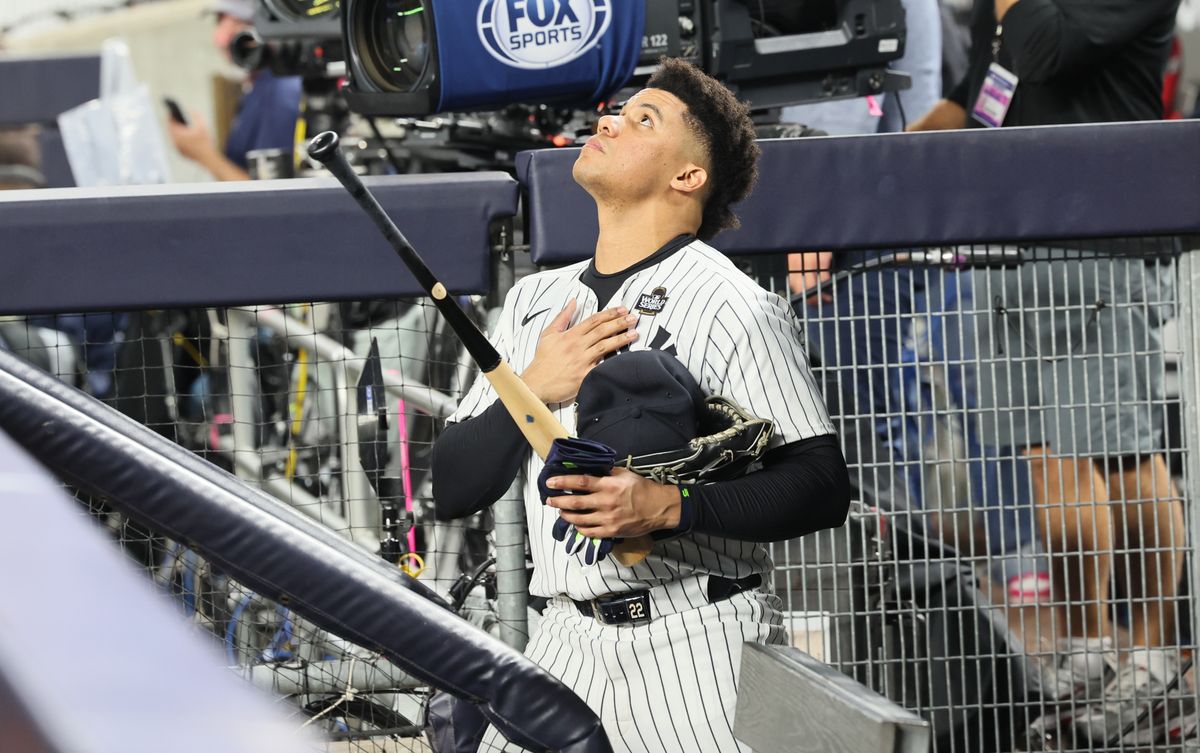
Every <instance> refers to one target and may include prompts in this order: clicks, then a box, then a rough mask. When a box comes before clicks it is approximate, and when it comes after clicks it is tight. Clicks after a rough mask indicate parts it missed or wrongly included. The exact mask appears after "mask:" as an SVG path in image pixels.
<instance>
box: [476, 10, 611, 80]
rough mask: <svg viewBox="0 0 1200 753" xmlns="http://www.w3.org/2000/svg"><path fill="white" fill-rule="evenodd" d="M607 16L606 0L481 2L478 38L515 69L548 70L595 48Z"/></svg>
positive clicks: (605, 28)
mask: <svg viewBox="0 0 1200 753" xmlns="http://www.w3.org/2000/svg"><path fill="white" fill-rule="evenodd" d="M610 15H611V10H610V0H483V3H482V4H481V5H480V6H479V19H478V26H479V38H480V40H481V41H482V42H483V46H484V47H485V48H486V49H487V51H488V52H490V53H491V54H492V57H494V58H496V59H497V60H499V61H500V62H502V63H505V64H507V65H511V66H513V67H514V68H528V69H540V68H553V67H555V66H558V65H563V64H565V63H569V62H571V61H572V60H574V59H575V58H577V57H579V56H580V55H582V54H584V53H585V52H587V51H588V50H590V49H592V48H593V47H595V46H596V42H598V41H599V40H600V37H601V36H603V35H604V32H605V31H606V30H607V29H608V21H609V16H610Z"/></svg>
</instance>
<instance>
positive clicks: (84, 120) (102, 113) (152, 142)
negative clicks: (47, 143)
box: [58, 39, 170, 186]
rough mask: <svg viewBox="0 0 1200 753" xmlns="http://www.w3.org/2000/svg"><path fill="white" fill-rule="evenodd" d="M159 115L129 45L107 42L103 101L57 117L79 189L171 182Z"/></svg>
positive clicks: (102, 66) (102, 67)
mask: <svg viewBox="0 0 1200 753" xmlns="http://www.w3.org/2000/svg"><path fill="white" fill-rule="evenodd" d="M155 112H156V110H155V108H154V104H153V102H152V100H151V98H150V92H149V90H148V89H147V88H146V86H145V85H144V84H139V83H137V79H136V78H135V77H134V74H133V65H132V64H131V63H130V58H129V47H128V45H126V44H125V42H124V40H121V39H108V40H105V42H104V45H103V47H102V48H101V52H100V98H99V99H93V100H92V101H90V102H85V103H83V104H82V105H79V106H78V107H75V108H72V109H70V110H67V111H66V112H64V113H63V114H61V115H59V116H58V129H59V132H60V133H61V134H62V140H63V147H64V149H65V150H66V153H67V162H68V163H69V164H70V165H71V172H72V174H73V175H74V176H75V185H77V186H114V185H135V184H145V183H166V182H168V181H169V180H170V172H169V169H168V167H167V151H166V146H165V142H164V140H163V135H162V131H161V130H160V129H159V124H158V120H157V118H156V117H155Z"/></svg>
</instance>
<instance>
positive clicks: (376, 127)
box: [367, 118, 404, 175]
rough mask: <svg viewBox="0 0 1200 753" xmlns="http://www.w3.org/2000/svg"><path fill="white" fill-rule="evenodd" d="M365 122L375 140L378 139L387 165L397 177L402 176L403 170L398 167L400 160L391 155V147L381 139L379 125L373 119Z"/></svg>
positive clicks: (381, 134)
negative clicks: (369, 125) (368, 124)
mask: <svg viewBox="0 0 1200 753" xmlns="http://www.w3.org/2000/svg"><path fill="white" fill-rule="evenodd" d="M367 122H368V123H370V124H371V132H372V133H374V134H375V138H377V139H379V146H380V148H382V149H383V153H384V154H385V155H386V156H387V161H388V164H389V165H391V166H392V169H393V170H395V171H396V174H397V175H403V174H404V169H403V168H401V167H400V160H398V159H396V155H394V154H392V150H391V147H389V146H388V142H387V139H385V138H384V137H383V133H382V132H381V131H380V130H379V124H378V123H376V122H375V118H367Z"/></svg>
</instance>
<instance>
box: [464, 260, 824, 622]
mask: <svg viewBox="0 0 1200 753" xmlns="http://www.w3.org/2000/svg"><path fill="white" fill-rule="evenodd" d="M589 264H590V261H585V262H580V263H578V264H573V265H571V266H568V267H563V268H560V269H556V270H550V271H545V272H539V273H537V274H534V275H530V276H528V277H525V278H522V279H521V280H520V281H518V282H517V284H516V285H515V286H514V287H513V289H512V290H511V291H509V294H508V296H507V298H506V299H505V302H504V308H503V311H502V312H501V314H500V318H499V321H498V323H497V325H496V331H495V332H494V333H493V336H492V338H491V339H492V341H493V344H494V345H495V346H496V349H497V350H498V351H499V352H500V355H501V356H503V357H504V358H505V360H507V361H508V362H509V364H510V365H511V366H512V368H513V370H514V371H516V372H517V373H518V374H520V373H522V372H523V371H524V370H525V368H526V367H527V366H528V365H529V363H530V362H531V361H532V360H533V356H534V351H535V350H536V348H537V344H538V340H539V338H540V336H541V333H542V331H543V330H544V329H545V328H546V326H547V325H548V324H549V322H550V320H551V319H553V318H554V316H555V315H556V314H558V313H559V312H560V311H562V309H563V308H564V307H565V306H566V305H567V302H568V301H570V300H572V299H574V300H575V301H577V309H576V312H575V316H574V319H573V321H572V322H571V325H572V326H574V325H575V324H576V323H578V322H579V321H581V320H582V319H584V318H586V317H588V316H591V315H592V314H594V313H596V312H597V311H600V310H602V309H605V308H610V307H615V306H625V307H627V308H628V309H629V310H630V312H637V313H638V317H639V319H638V322H637V324H636V328H637V330H638V333H639V338H638V339H637V340H636V341H635V342H634V343H633V344H632V345H631V346H630V347H631V349H643V348H658V349H660V350H664V351H667V352H669V353H672V354H673V355H675V356H676V357H677V358H679V360H680V361H681V362H682V363H683V364H684V366H685V367H686V368H687V369H688V370H689V371H690V372H691V374H692V376H693V377H695V379H696V382H697V384H699V385H700V388H701V390H702V391H703V392H704V393H705V394H706V395H724V396H725V397H728V398H730V399H731V400H733V401H734V402H736V403H738V404H739V405H741V406H742V407H744V408H746V409H747V410H749V411H750V412H751V413H753V414H755V415H757V416H760V417H763V418H769V419H771V420H772V421H773V422H774V423H775V434H774V437H773V438H772V440H771V441H772V447H774V446H778V445H781V444H786V443H790V442H795V441H797V440H801V439H807V438H809V437H814V436H820V435H823V434H832V433H834V428H833V423H832V422H831V421H830V419H829V415H828V413H827V411H826V408H825V403H824V400H823V399H822V398H821V395H820V392H819V390H818V389H817V386H816V383H815V381H814V379H813V377H812V373H811V372H810V370H809V368H808V360H807V356H806V354H805V351H804V343H803V339H802V334H801V325H800V323H799V321H798V320H797V319H796V317H795V314H794V313H793V312H792V310H791V307H790V306H789V305H788V304H787V302H786V301H784V300H783V299H782V298H780V297H779V296H778V295H775V294H774V293H769V292H767V291H766V290H764V289H763V288H762V287H760V286H759V285H758V284H757V283H755V282H754V281H753V280H751V279H750V278H749V277H747V276H746V275H745V274H744V273H742V271H741V270H739V269H738V268H737V267H736V266H735V265H734V264H733V263H732V262H731V261H730V260H729V259H728V258H726V257H725V256H724V255H723V254H721V253H720V252H719V251H717V250H715V249H714V248H712V247H711V246H708V245H707V244H705V243H703V242H702V241H699V240H692V241H691V242H689V243H687V245H685V246H683V247H682V248H680V249H679V250H677V251H675V252H674V253H672V254H670V255H668V256H665V258H663V259H662V260H660V261H659V262H658V263H655V264H652V265H650V266H647V267H644V268H641V269H637V270H636V271H634V272H633V273H632V274H630V276H629V277H628V278H627V279H625V281H624V282H623V283H622V285H621V287H620V288H619V289H618V290H617V292H616V293H615V294H614V296H613V298H612V300H609V301H598V300H596V295H595V293H594V292H593V291H592V289H591V288H590V287H588V286H587V285H586V284H585V283H584V282H582V281H581V279H580V277H581V275H582V273H583V272H584V270H586V269H587V268H588V265H589ZM655 309H659V310H657V311H655ZM651 311H653V312H654V313H647V312H651ZM616 357H618V358H619V357H620V356H619V355H618V356H616ZM496 399H497V395H496V392H495V390H494V389H492V386H491V384H490V383H489V382H488V381H487V380H486V379H477V380H475V383H474V384H473V385H472V387H471V389H470V390H469V391H468V393H467V394H466V396H465V397H464V398H463V400H462V402H461V403H460V405H459V407H458V410H457V411H455V413H454V414H453V415H452V416H451V417H450V418H449V419H448V420H449V421H450V422H456V421H463V420H466V419H467V418H470V417H472V416H476V415H479V414H480V413H482V412H483V411H484V410H486V409H487V407H488V406H490V405H491V404H492V403H493V402H495V401H496ZM550 409H551V410H552V411H553V412H554V414H555V416H556V417H557V418H558V420H559V421H561V422H562V424H563V426H564V427H565V428H566V429H567V431H568V432H570V433H571V434H574V432H575V409H574V404H573V403H562V404H552V405H550ZM527 455H528V456H527V459H526V461H525V465H524V471H525V488H524V498H525V512H526V519H527V520H528V522H529V529H530V531H529V534H530V535H529V539H530V549H531V552H532V555H533V564H534V573H533V580H532V582H531V583H530V591H531V592H532V593H533V594H535V595H538V596H545V597H552V596H557V595H566V596H569V597H570V598H573V599H579V600H584V599H592V598H595V597H597V596H603V595H605V594H615V593H623V592H626V591H632V590H638V589H643V588H651V587H653V586H656V585H660V584H664V583H669V582H671V581H676V580H680V579H684V578H688V579H689V580H707V579H706V578H689V576H704V575H720V576H723V577H726V578H743V577H746V576H748V575H751V574H753V573H760V574H764V575H765V573H766V572H767V571H768V570H769V569H770V566H771V563H770V559H769V557H768V555H767V551H766V548H765V547H764V546H763V545H761V544H758V543H754V542H744V541H735V540H732V539H726V538H723V537H720V536H715V535H709V534H702V533H695V534H687V535H684V536H680V537H677V538H675V539H671V540H668V541H662V542H658V543H657V544H655V546H654V549H653V550H652V551H651V553H650V555H649V556H648V557H646V559H645V560H643V561H642V562H640V563H638V564H636V565H634V566H633V567H625V566H623V565H621V564H620V563H618V562H617V561H616V559H615V558H613V557H608V558H606V559H604V560H603V561H602V562H600V563H599V564H597V565H594V566H588V565H585V564H584V563H583V561H582V558H581V556H580V555H575V556H568V555H567V554H566V553H565V552H564V551H563V546H562V544H561V543H560V542H558V541H555V540H554V538H553V537H552V536H551V528H552V526H553V525H554V521H555V520H556V519H557V517H558V511H557V510H555V509H554V508H552V507H548V506H545V505H543V504H542V501H541V497H540V495H539V493H538V489H537V476H538V473H539V471H540V470H541V468H542V461H541V459H540V458H538V457H537V456H536V455H535V454H534V453H533V452H532V451H528V452H527ZM764 580H765V578H764ZM698 593H699V592H698V591H697V592H695V593H690V594H688V593H685V594H684V595H683V596H682V597H677V598H683V599H685V600H686V601H687V602H692V601H695V602H696V603H688V604H686V605H684V604H678V603H672V605H671V606H672V607H673V608H671V609H669V610H661V609H660V610H656V611H658V612H659V613H662V612H664V611H672V612H673V611H677V610H679V609H680V608H685V607H697V606H700V605H702V604H704V603H706V602H705V601H704V600H703V597H702V596H699V597H698V596H697V594H698Z"/></svg>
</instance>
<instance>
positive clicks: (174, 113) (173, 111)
mask: <svg viewBox="0 0 1200 753" xmlns="http://www.w3.org/2000/svg"><path fill="white" fill-rule="evenodd" d="M163 104H165V105H166V106H167V111H168V112H169V113H170V115H171V120H174V121H175V122H176V123H178V124H180V125H190V123H188V119H187V116H186V115H184V114H183V108H181V107H180V106H179V103H178V102H176V101H175V100H173V99H171V98H170V97H163Z"/></svg>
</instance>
